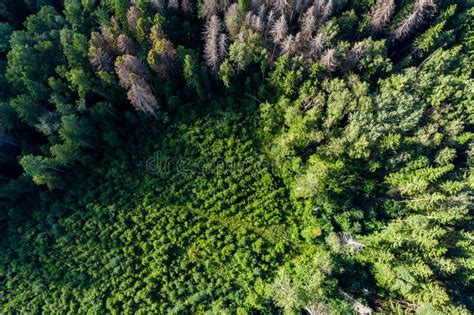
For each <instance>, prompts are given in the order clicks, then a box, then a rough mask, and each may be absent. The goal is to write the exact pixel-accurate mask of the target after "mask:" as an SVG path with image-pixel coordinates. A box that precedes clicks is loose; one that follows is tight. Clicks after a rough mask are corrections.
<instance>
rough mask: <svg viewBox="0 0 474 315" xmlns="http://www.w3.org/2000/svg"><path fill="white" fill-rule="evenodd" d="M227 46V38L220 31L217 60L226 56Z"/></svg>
mask: <svg viewBox="0 0 474 315" xmlns="http://www.w3.org/2000/svg"><path fill="white" fill-rule="evenodd" d="M227 46H228V39H227V35H226V34H225V33H221V34H220V35H219V43H218V52H219V60H220V61H222V60H224V59H225V58H226V57H227Z"/></svg>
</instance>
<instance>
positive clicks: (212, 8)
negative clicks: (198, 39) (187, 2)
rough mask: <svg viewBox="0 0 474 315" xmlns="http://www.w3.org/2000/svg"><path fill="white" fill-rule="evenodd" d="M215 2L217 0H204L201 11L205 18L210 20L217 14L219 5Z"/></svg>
mask: <svg viewBox="0 0 474 315" xmlns="http://www.w3.org/2000/svg"><path fill="white" fill-rule="evenodd" d="M217 1H218V0H204V2H203V4H202V10H203V13H204V15H205V16H206V17H208V18H210V17H212V16H213V15H216V14H217V12H218V11H219V10H218V9H219V3H218V2H217Z"/></svg>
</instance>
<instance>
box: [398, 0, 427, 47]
mask: <svg viewBox="0 0 474 315" xmlns="http://www.w3.org/2000/svg"><path fill="white" fill-rule="evenodd" d="M435 8H436V6H435V4H434V2H433V0H416V2H415V4H414V6H413V9H412V11H411V12H410V13H409V14H408V15H407V16H406V17H405V18H404V19H403V20H402V21H401V22H400V23H399V24H398V25H397V27H396V28H395V30H394V31H393V33H392V35H393V37H394V39H396V40H403V39H405V38H406V37H408V36H409V35H410V34H412V33H413V32H414V31H415V30H416V29H417V28H418V27H419V26H420V25H422V24H423V23H425V22H426V19H427V18H428V17H430V16H431V15H432V14H433V12H434V10H435Z"/></svg>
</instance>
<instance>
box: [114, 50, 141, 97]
mask: <svg viewBox="0 0 474 315" xmlns="http://www.w3.org/2000/svg"><path fill="white" fill-rule="evenodd" d="M115 73H116V74H117V76H118V77H119V83H120V86H122V87H123V88H126V89H129V88H130V87H131V86H132V83H133V82H132V76H134V77H140V78H144V79H146V78H148V76H149V74H148V71H147V69H146V67H145V66H144V65H143V64H142V63H141V61H140V60H139V59H138V58H137V57H135V56H132V55H123V56H121V57H119V58H117V60H116V61H115Z"/></svg>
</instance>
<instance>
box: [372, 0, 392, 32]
mask: <svg viewBox="0 0 474 315" xmlns="http://www.w3.org/2000/svg"><path fill="white" fill-rule="evenodd" d="M394 11H395V1H394V0H377V2H376V3H375V4H374V5H373V7H372V9H371V10H370V13H369V17H370V28H371V29H372V31H374V32H380V31H382V30H383V29H384V28H385V27H386V26H387V24H388V22H390V19H391V18H392V15H393V13H394Z"/></svg>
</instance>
